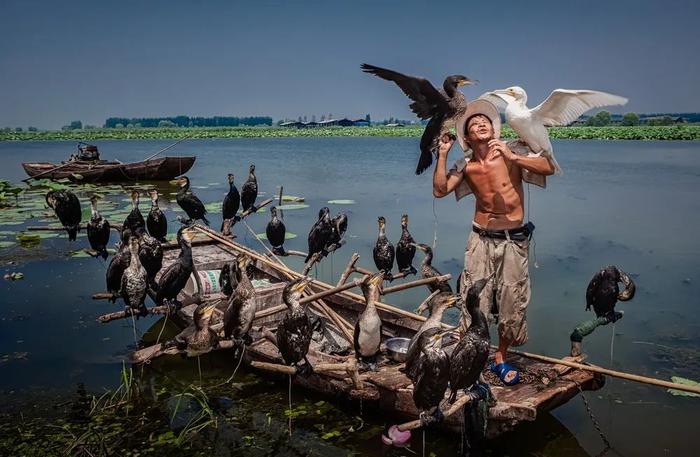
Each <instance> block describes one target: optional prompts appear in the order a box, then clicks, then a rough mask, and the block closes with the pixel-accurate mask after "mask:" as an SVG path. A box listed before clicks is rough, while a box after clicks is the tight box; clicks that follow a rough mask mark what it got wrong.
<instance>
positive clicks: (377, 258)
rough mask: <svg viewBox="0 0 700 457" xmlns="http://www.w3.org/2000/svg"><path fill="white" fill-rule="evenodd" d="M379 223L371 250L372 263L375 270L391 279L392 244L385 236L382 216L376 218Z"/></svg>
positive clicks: (384, 221) (384, 224) (392, 262)
mask: <svg viewBox="0 0 700 457" xmlns="http://www.w3.org/2000/svg"><path fill="white" fill-rule="evenodd" d="M377 222H378V223H379V236H378V237H377V242H376V244H375V245H374V250H373V251H372V254H373V257H374V265H375V266H376V267H377V270H379V271H383V272H384V274H385V276H386V278H387V279H388V280H389V281H391V279H392V275H391V269H392V268H394V245H393V244H391V242H390V241H389V240H388V239H387V237H386V232H385V228H386V220H385V219H384V216H380V217H379V218H378V219H377Z"/></svg>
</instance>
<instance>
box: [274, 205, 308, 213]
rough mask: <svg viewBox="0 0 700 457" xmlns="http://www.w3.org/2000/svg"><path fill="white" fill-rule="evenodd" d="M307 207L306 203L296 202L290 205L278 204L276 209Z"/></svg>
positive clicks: (287, 209)
mask: <svg viewBox="0 0 700 457" xmlns="http://www.w3.org/2000/svg"><path fill="white" fill-rule="evenodd" d="M308 207H309V205H306V204H304V203H296V204H295V203H292V204H290V205H280V206H278V207H277V209H282V210H285V211H289V210H294V209H305V208H308Z"/></svg>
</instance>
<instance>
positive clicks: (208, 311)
mask: <svg viewBox="0 0 700 457" xmlns="http://www.w3.org/2000/svg"><path fill="white" fill-rule="evenodd" d="M215 309H216V304H213V303H212V304H210V305H205V306H204V307H203V308H202V311H201V313H200V316H202V317H203V318H206V319H211V316H212V314H214V310H215Z"/></svg>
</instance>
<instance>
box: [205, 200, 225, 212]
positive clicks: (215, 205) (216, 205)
mask: <svg viewBox="0 0 700 457" xmlns="http://www.w3.org/2000/svg"><path fill="white" fill-rule="evenodd" d="M222 206H223V202H210V203H207V204H206V205H204V208H206V210H207V211H208V212H210V213H220V212H221V211H222Z"/></svg>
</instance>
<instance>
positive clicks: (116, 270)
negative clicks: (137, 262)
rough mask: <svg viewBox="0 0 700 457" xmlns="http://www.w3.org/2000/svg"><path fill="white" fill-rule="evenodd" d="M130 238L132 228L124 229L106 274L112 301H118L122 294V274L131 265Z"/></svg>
mask: <svg viewBox="0 0 700 457" xmlns="http://www.w3.org/2000/svg"><path fill="white" fill-rule="evenodd" d="M130 238H131V230H129V229H126V230H123V231H122V233H121V243H120V244H119V249H118V250H117V252H116V254H114V256H113V257H112V260H111V261H110V262H109V266H108V267H107V273H106V274H105V279H106V282H107V292H110V293H111V294H112V298H110V299H109V300H110V301H111V302H112V303H114V302H116V301H117V297H119V295H120V294H121V287H122V275H123V274H124V270H126V268H127V267H128V266H129V263H131V253H130V252H129V239H130Z"/></svg>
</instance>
